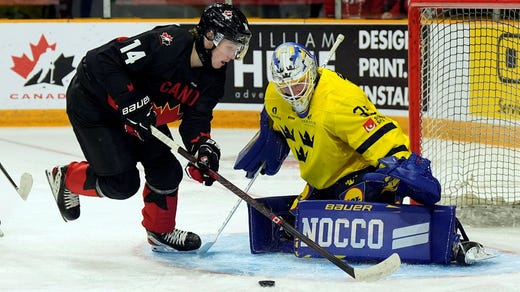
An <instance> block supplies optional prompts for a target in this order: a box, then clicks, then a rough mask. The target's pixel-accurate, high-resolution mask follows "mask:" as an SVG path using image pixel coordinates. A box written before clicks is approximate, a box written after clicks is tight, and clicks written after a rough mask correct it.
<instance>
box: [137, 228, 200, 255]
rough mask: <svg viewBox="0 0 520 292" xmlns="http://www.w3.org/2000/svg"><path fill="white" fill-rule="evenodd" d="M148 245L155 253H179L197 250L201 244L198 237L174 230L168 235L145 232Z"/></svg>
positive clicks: (187, 232) (190, 233) (191, 233)
mask: <svg viewBox="0 0 520 292" xmlns="http://www.w3.org/2000/svg"><path fill="white" fill-rule="evenodd" d="M147 234H148V243H150V245H151V246H152V250H153V251H155V252H179V251H192V250H195V249H198V248H199V247H200V244H201V240H200V237H199V236H198V235H197V234H195V233H193V232H189V231H182V230H180V229H174V230H173V231H172V232H169V233H155V232H152V231H147Z"/></svg>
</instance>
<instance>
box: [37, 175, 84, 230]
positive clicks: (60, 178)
mask: <svg viewBox="0 0 520 292" xmlns="http://www.w3.org/2000/svg"><path fill="white" fill-rule="evenodd" d="M66 172H67V166H56V167H54V168H53V169H52V170H48V169H47V170H45V173H46V174H47V180H48V181H49V186H50V187H51V191H52V194H53V195H54V199H55V200H56V204H57V205H58V209H60V213H61V217H63V220H65V222H67V221H72V220H76V219H78V217H79V195H76V194H73V193H71V192H70V190H69V189H67V187H66V186H65V173H66Z"/></svg>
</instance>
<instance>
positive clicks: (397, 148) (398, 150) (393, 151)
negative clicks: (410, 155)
mask: <svg viewBox="0 0 520 292" xmlns="http://www.w3.org/2000/svg"><path fill="white" fill-rule="evenodd" d="M404 151H408V148H407V147H406V146H404V145H399V146H397V147H394V148H392V150H390V151H389V152H388V154H386V156H385V157H388V156H392V155H394V154H396V153H399V152H404Z"/></svg>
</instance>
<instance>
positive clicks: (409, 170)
mask: <svg viewBox="0 0 520 292" xmlns="http://www.w3.org/2000/svg"><path fill="white" fill-rule="evenodd" d="M379 163H380V164H381V167H380V168H379V169H377V170H376V171H375V172H370V173H367V174H365V175H364V176H363V179H364V180H366V182H367V183H368V184H370V185H371V186H372V187H374V188H376V189H380V190H381V192H387V191H389V192H393V193H395V195H396V201H400V200H401V199H402V198H404V197H406V196H408V197H410V198H412V199H413V200H415V201H417V202H418V203H421V204H424V205H434V204H435V203H437V202H438V201H439V200H440V199H441V185H440V183H439V181H438V180H437V179H436V178H435V177H433V175H432V172H431V169H430V160H428V159H426V158H423V157H421V156H420V155H418V154H416V153H412V154H411V155H410V157H409V158H408V159H406V158H400V159H397V157H395V156H389V157H385V158H381V159H379Z"/></svg>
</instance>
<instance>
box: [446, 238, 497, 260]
mask: <svg viewBox="0 0 520 292" xmlns="http://www.w3.org/2000/svg"><path fill="white" fill-rule="evenodd" d="M454 254H455V260H456V261H457V263H459V264H462V265H472V264H474V263H476V262H478V261H482V260H486V259H490V258H494V257H496V256H497V254H493V253H490V252H488V251H487V250H486V248H485V247H484V246H482V244H480V243H478V242H475V241H462V242H459V243H458V244H457V246H456V248H455V253H454Z"/></svg>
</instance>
